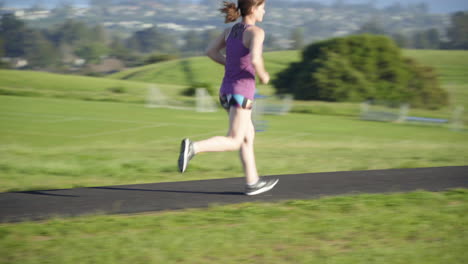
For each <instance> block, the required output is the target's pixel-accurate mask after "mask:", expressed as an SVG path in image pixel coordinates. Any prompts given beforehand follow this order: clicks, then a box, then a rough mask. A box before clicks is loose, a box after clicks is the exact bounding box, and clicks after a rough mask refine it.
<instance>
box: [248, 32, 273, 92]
mask: <svg viewBox="0 0 468 264" xmlns="http://www.w3.org/2000/svg"><path fill="white" fill-rule="evenodd" d="M251 32H252V33H251V34H252V36H251V40H250V52H251V56H252V64H253V66H254V68H255V72H256V73H257V75H258V77H259V78H260V81H261V82H262V83H263V84H268V82H269V81H270V75H269V74H268V72H267V71H266V70H265V64H264V62H263V41H264V40H265V31H263V29H261V28H259V27H255V28H253V29H252V31H251Z"/></svg>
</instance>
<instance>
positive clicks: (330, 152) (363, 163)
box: [0, 96, 468, 191]
mask: <svg viewBox="0 0 468 264" xmlns="http://www.w3.org/2000/svg"><path fill="white" fill-rule="evenodd" d="M0 119H1V120H2V126H1V127H0V146H1V147H0V156H1V157H2V159H1V160H0V175H1V176H0V191H7V190H30V189H38V188H40V189H44V188H68V187H77V186H96V185H108V184H129V183H143V182H163V181H182V180H196V179H213V178H226V177H240V176H242V171H241V166H240V163H239V160H238V156H237V155H238V154H237V153H210V154H204V155H200V156H197V157H196V158H195V160H194V161H193V162H192V163H191V167H190V168H189V171H188V173H186V174H184V175H180V174H179V173H177V172H176V159H177V156H178V150H179V142H180V140H181V139H182V138H184V137H191V138H192V139H195V140H198V139H203V138H207V137H210V136H215V135H223V134H225V133H226V130H227V128H226V127H227V116H226V114H225V113H224V112H222V111H218V112H216V113H196V112H193V111H184V110H171V109H162V108H152V109H150V108H145V107H144V106H143V105H141V104H128V103H114V102H87V101H81V100H65V99H49V98H30V97H14V96H1V97H0ZM266 120H267V121H269V128H268V131H267V132H263V133H258V135H257V138H256V155H257V162H258V168H259V171H260V173H262V174H264V175H274V174H289V173H306V172H323V171H346V170H367V169H390V168H412V167H430V166H447V165H465V164H467V161H468V159H467V158H468V156H467V149H468V133H466V132H454V131H451V130H450V129H448V128H447V127H444V126H419V125H409V124H408V125H406V124H394V123H383V122H366V121H361V120H359V119H357V118H353V117H341V116H321V115H304V114H290V115H286V116H267V117H266ZM285 157H287V158H285Z"/></svg>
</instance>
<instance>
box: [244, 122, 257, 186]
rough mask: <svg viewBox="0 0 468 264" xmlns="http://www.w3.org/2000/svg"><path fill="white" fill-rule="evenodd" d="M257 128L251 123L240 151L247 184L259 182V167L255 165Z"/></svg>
mask: <svg viewBox="0 0 468 264" xmlns="http://www.w3.org/2000/svg"><path fill="white" fill-rule="evenodd" d="M254 139H255V128H254V126H253V124H252V122H250V125H249V126H248V128H247V132H246V135H245V138H244V142H243V143H242V146H241V149H240V152H239V153H240V158H241V161H242V165H243V167H244V174H245V179H246V182H247V184H250V185H252V184H255V183H256V182H257V181H258V180H259V177H258V172H257V165H256V164H255V153H254Z"/></svg>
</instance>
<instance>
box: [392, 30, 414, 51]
mask: <svg viewBox="0 0 468 264" xmlns="http://www.w3.org/2000/svg"><path fill="white" fill-rule="evenodd" d="M392 39H393V40H394V41H395V42H396V44H397V45H398V47H400V48H409V47H410V45H411V43H410V40H409V39H408V37H407V36H406V35H405V34H403V33H401V32H397V33H394V34H393V35H392Z"/></svg>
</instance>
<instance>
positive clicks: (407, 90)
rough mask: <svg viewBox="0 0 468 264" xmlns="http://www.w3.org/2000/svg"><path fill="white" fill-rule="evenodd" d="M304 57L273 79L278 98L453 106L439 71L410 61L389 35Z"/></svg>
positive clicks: (330, 44)
mask: <svg viewBox="0 0 468 264" xmlns="http://www.w3.org/2000/svg"><path fill="white" fill-rule="evenodd" d="M302 57H303V58H302V61H301V62H298V63H293V64H291V65H290V66H289V67H288V68H287V69H285V70H284V71H282V72H280V73H279V74H278V75H277V78H276V79H275V80H273V85H274V86H275V88H276V92H277V93H278V94H281V93H290V94H293V95H294V97H295V98H296V99H301V100H322V101H332V102H345V101H346V102H357V101H362V100H367V99H376V100H387V101H395V102H406V103H410V104H411V105H412V106H414V107H424V108H430V109H435V108H438V107H440V106H443V105H446V104H447V103H448V99H447V98H448V96H447V93H446V92H445V91H444V90H442V89H441V88H440V86H439V83H438V81H437V77H436V74H435V73H434V71H433V70H432V69H431V68H429V67H427V66H422V65H419V64H418V63H417V62H415V61H414V60H409V59H405V58H404V57H403V56H402V55H401V51H400V49H399V48H398V46H397V45H396V44H395V43H394V42H393V41H392V40H391V39H389V38H388V37H385V36H374V35H355V36H349V37H346V38H335V39H330V40H325V41H321V42H318V43H314V44H312V45H310V46H308V47H306V48H305V49H304V51H303V53H302Z"/></svg>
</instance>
